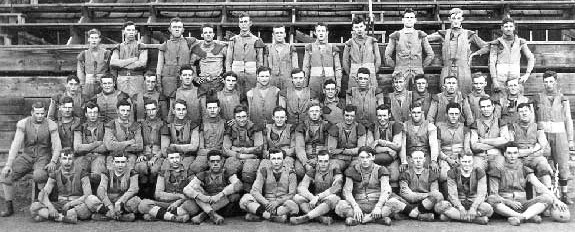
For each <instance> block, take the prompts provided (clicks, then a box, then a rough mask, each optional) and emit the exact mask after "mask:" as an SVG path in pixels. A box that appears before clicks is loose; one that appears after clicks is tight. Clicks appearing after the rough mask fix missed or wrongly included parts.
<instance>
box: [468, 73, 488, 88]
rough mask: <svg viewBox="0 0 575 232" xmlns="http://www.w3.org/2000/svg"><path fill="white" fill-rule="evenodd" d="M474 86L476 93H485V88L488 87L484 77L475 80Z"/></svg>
mask: <svg viewBox="0 0 575 232" xmlns="http://www.w3.org/2000/svg"><path fill="white" fill-rule="evenodd" d="M472 85H473V89H475V91H483V90H484V89H485V86H487V81H486V80H485V77H483V76H481V77H477V78H473V83H472Z"/></svg>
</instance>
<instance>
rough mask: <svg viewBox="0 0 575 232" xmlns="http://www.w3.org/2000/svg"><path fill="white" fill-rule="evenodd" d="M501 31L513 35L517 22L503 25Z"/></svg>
mask: <svg viewBox="0 0 575 232" xmlns="http://www.w3.org/2000/svg"><path fill="white" fill-rule="evenodd" d="M501 31H503V34H504V35H506V36H513V35H514V34H515V24H514V23H512V22H508V23H505V24H503V26H501Z"/></svg>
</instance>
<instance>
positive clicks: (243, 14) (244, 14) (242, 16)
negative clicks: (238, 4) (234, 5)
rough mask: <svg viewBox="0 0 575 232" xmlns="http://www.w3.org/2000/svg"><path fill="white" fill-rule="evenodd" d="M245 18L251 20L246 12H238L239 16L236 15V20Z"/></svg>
mask: <svg viewBox="0 0 575 232" xmlns="http://www.w3.org/2000/svg"><path fill="white" fill-rule="evenodd" d="M245 17H248V18H250V20H251V17H250V14H248V12H245V11H244V12H240V14H239V15H238V18H240V19H241V18H245Z"/></svg>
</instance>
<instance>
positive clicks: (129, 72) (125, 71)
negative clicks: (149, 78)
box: [118, 69, 144, 76]
mask: <svg viewBox="0 0 575 232" xmlns="http://www.w3.org/2000/svg"><path fill="white" fill-rule="evenodd" d="M141 75H144V72H143V71H137V70H129V69H121V70H118V76H141Z"/></svg>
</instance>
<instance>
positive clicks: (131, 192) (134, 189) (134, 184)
mask: <svg viewBox="0 0 575 232" xmlns="http://www.w3.org/2000/svg"><path fill="white" fill-rule="evenodd" d="M139 190H140V187H139V186H138V174H136V175H133V176H130V187H129V188H128V190H127V191H126V192H125V193H124V195H122V196H121V197H120V198H119V199H118V201H119V202H122V203H126V201H128V200H129V199H130V198H132V197H133V196H136V194H137V193H138V191H139Z"/></svg>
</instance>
